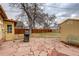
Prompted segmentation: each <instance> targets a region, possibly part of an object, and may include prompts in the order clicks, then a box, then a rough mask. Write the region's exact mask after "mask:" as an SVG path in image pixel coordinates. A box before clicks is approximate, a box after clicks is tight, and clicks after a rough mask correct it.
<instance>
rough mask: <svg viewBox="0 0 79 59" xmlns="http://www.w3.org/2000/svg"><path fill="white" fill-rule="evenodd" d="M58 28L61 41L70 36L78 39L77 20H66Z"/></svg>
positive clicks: (78, 25)
mask: <svg viewBox="0 0 79 59" xmlns="http://www.w3.org/2000/svg"><path fill="white" fill-rule="evenodd" d="M59 26H60V33H61V39H62V40H65V39H67V37H68V36H71V35H73V36H78V37H79V19H67V20H65V21H64V22H62V23H61V24H59Z"/></svg>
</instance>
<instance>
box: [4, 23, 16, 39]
mask: <svg viewBox="0 0 79 59" xmlns="http://www.w3.org/2000/svg"><path fill="white" fill-rule="evenodd" d="M7 25H12V33H7ZM4 31H5V35H6V40H14V39H15V36H14V23H13V22H8V21H4Z"/></svg>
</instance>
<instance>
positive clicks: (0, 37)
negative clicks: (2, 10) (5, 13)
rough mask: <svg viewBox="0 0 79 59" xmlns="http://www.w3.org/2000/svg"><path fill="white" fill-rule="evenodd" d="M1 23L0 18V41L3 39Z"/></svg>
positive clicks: (0, 19) (0, 18)
mask: <svg viewBox="0 0 79 59" xmlns="http://www.w3.org/2000/svg"><path fill="white" fill-rule="evenodd" d="M2 27H3V21H2V17H1V16H0V40H1V39H2V38H3V30H2V29H3V28H2Z"/></svg>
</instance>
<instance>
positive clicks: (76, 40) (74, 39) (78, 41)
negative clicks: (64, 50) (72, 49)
mask: <svg viewBox="0 0 79 59" xmlns="http://www.w3.org/2000/svg"><path fill="white" fill-rule="evenodd" d="M66 42H67V43H68V44H72V45H79V37H78V36H74V35H68V36H67V38H66Z"/></svg>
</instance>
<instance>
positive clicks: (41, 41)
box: [0, 38, 79, 56]
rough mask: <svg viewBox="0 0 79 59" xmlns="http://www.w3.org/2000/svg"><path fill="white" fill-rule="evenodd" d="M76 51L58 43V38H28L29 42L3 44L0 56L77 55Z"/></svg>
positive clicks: (78, 52)
mask: <svg viewBox="0 0 79 59" xmlns="http://www.w3.org/2000/svg"><path fill="white" fill-rule="evenodd" d="M78 49H79V48H74V47H71V46H66V45H65V44H63V43H61V42H59V41H58V38H30V42H23V40H15V41H6V42H3V43H2V45H1V46H0V56H67V55H79V51H78ZM71 50H73V51H71Z"/></svg>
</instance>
